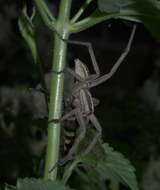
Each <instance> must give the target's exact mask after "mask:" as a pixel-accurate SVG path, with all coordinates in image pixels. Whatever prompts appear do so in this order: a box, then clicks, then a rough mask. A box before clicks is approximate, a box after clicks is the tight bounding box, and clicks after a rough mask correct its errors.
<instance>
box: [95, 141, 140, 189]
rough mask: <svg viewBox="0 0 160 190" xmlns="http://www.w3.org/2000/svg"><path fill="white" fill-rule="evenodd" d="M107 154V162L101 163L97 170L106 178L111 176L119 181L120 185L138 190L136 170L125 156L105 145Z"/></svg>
mask: <svg viewBox="0 0 160 190" xmlns="http://www.w3.org/2000/svg"><path fill="white" fill-rule="evenodd" d="M103 148H104V151H105V154H106V160H105V162H104V161H103V162H100V163H99V165H98V167H97V170H98V171H99V172H100V173H101V174H102V175H104V176H105V175H106V176H110V177H113V178H115V179H116V180H118V181H119V182H120V183H122V184H124V185H127V186H128V187H130V189H132V190H138V185H137V181H136V176H135V173H134V172H135V168H134V167H133V166H132V165H131V164H130V162H129V160H127V159H126V158H124V156H123V155H122V154H121V153H119V152H117V151H114V150H113V148H112V147H110V146H109V145H108V144H107V143H105V144H103Z"/></svg>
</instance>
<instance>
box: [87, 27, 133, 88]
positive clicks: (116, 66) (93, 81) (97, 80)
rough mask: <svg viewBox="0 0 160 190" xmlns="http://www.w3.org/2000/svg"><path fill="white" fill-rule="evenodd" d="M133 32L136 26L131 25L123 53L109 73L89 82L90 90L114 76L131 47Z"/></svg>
mask: <svg viewBox="0 0 160 190" xmlns="http://www.w3.org/2000/svg"><path fill="white" fill-rule="evenodd" d="M135 31H136V24H134V25H133V28H132V32H131V34H130V37H129V40H128V43H127V46H126V48H125V50H124V52H123V53H122V54H121V55H120V57H119V58H118V60H117V61H116V63H115V64H114V65H113V67H112V68H111V70H110V72H109V73H107V74H105V75H103V76H101V77H99V78H97V79H95V80H92V81H90V83H91V85H90V88H92V87H94V86H97V85H99V84H101V83H103V82H105V81H106V80H108V79H110V78H111V77H112V76H113V75H114V74H115V72H116V71H117V69H118V68H119V66H120V65H121V63H122V62H123V60H124V59H125V58H126V56H127V55H128V53H129V51H130V49H131V45H132V42H133V39H134V36H135Z"/></svg>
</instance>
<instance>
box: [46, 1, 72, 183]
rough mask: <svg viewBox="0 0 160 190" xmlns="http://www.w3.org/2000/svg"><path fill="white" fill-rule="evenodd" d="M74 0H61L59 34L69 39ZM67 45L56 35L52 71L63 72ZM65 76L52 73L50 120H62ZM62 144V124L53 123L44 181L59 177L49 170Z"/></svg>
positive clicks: (49, 135) (56, 158)
mask: <svg viewBox="0 0 160 190" xmlns="http://www.w3.org/2000/svg"><path fill="white" fill-rule="evenodd" d="M71 3H72V0H61V2H60V10H59V17H58V20H57V23H56V24H57V30H58V32H59V34H60V35H61V36H62V37H63V38H65V39H68V37H69V32H68V23H69V16H70V8H71ZM66 51H67V44H66V43H64V42H63V41H62V40H60V39H59V38H58V37H57V35H56V34H55V42H54V56H53V63H52V70H54V71H63V70H64V68H65V62H66ZM63 83H64V74H63V73H61V74H56V73H54V72H53V73H52V75H51V95H50V104H49V120H51V119H60V118H61V115H62V98H63ZM59 142H60V123H55V122H52V123H50V124H49V126H48V144H47V153H46V161H45V171H44V179H51V180H55V179H56V177H57V168H56V169H54V170H53V171H52V172H49V170H50V169H51V168H52V167H53V166H54V165H55V164H56V162H57V161H58V156H59Z"/></svg>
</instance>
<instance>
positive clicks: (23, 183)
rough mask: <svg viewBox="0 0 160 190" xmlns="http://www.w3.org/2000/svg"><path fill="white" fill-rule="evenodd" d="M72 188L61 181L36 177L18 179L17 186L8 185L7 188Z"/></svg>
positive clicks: (42, 189)
mask: <svg viewBox="0 0 160 190" xmlns="http://www.w3.org/2000/svg"><path fill="white" fill-rule="evenodd" d="M28 189H30V190H52V189H54V190H72V189H71V188H69V187H67V186H64V185H63V184H62V183H61V182H59V181H51V180H42V179H35V178H24V179H18V181H17V185H16V187H13V186H9V185H6V188H5V190H28Z"/></svg>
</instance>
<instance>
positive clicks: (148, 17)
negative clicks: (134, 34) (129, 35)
mask: <svg viewBox="0 0 160 190" xmlns="http://www.w3.org/2000/svg"><path fill="white" fill-rule="evenodd" d="M98 7H99V9H100V10H101V11H102V12H106V13H110V14H111V13H112V14H113V13H116V16H114V17H113V18H121V19H125V20H129V21H136V22H142V23H144V25H145V26H146V27H147V28H148V29H149V30H150V31H151V33H152V34H153V35H154V36H156V37H160V27H159V26H160V1H158V0H114V1H112V0H98Z"/></svg>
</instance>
